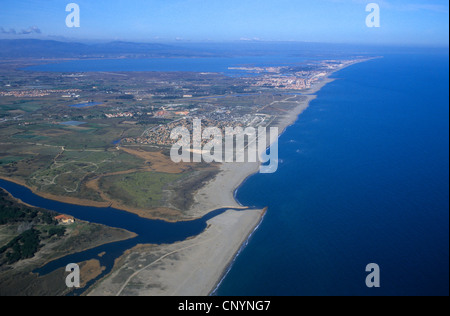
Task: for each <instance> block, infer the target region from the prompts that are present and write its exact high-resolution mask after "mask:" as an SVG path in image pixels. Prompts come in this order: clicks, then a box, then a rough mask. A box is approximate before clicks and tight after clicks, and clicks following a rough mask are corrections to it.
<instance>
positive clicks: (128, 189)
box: [100, 172, 183, 209]
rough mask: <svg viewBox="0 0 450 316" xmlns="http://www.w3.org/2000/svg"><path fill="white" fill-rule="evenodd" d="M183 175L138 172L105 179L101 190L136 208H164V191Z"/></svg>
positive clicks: (102, 180) (102, 181) (101, 182)
mask: <svg viewBox="0 0 450 316" xmlns="http://www.w3.org/2000/svg"><path fill="white" fill-rule="evenodd" d="M181 177H183V175H180V174H166V173H157V172H136V173H131V174H126V175H117V176H110V177H104V178H102V179H101V181H100V188H101V189H102V191H104V192H105V193H106V194H107V195H108V196H109V197H111V198H112V199H114V200H118V201H120V202H122V203H123V204H125V205H130V206H132V207H136V208H145V209H150V208H155V207H160V206H164V202H165V201H164V189H165V188H166V187H167V186H168V185H169V184H171V183H173V182H174V181H177V180H179V179H180V178H181Z"/></svg>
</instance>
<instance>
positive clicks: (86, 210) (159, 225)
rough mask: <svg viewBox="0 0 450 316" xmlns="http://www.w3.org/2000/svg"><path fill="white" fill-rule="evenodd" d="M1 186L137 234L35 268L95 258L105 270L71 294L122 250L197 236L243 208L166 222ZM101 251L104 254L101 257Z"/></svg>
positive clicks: (27, 199)
mask: <svg viewBox="0 0 450 316" xmlns="http://www.w3.org/2000/svg"><path fill="white" fill-rule="evenodd" d="M0 187H1V188H3V189H5V190H6V191H8V192H9V193H10V194H11V195H12V196H13V197H15V198H17V199H20V200H21V201H22V202H24V203H27V204H29V205H32V206H35V207H39V208H43V209H47V210H50V211H55V212H57V213H62V214H67V215H70V216H73V217H75V218H77V219H79V220H82V221H86V222H91V223H96V224H101V225H105V226H109V227H114V228H119V229H124V230H127V231H129V232H132V233H135V234H136V235H137V237H134V238H132V239H128V240H123V241H118V242H112V243H108V244H105V245H101V246H99V247H95V248H92V249H88V250H85V251H82V252H79V253H74V254H71V255H67V256H65V257H62V258H60V259H57V260H54V261H51V262H49V263H47V264H46V265H44V266H43V267H40V268H38V269H36V270H34V271H33V273H37V274H39V275H40V276H43V275H47V274H49V273H52V272H54V271H56V270H58V269H60V268H63V267H66V266H67V265H68V264H70V263H79V262H84V261H88V260H91V259H96V260H98V261H99V262H100V265H101V266H103V267H105V270H104V271H103V272H102V273H101V274H100V275H99V276H98V277H97V278H95V279H93V280H91V281H90V282H89V283H87V284H86V286H85V287H84V288H83V289H78V290H75V291H73V292H71V294H70V295H81V294H82V293H83V292H85V291H86V290H87V289H88V288H89V287H90V286H91V285H93V284H94V283H95V282H96V281H98V280H99V279H100V278H102V277H104V276H105V275H107V274H109V273H110V272H111V270H112V268H113V266H114V262H115V260H116V259H117V258H119V257H120V256H122V255H123V253H124V252H125V251H126V250H128V249H131V248H133V247H135V246H137V245H139V244H154V245H161V244H173V243H176V242H180V241H183V240H186V239H188V238H191V237H195V236H197V235H199V234H201V233H202V232H203V231H204V230H205V229H206V228H207V222H208V221H209V220H210V219H212V218H214V217H216V216H219V215H221V214H223V213H225V212H226V211H228V210H234V211H243V209H232V208H222V209H217V210H214V211H212V212H210V213H208V214H206V215H205V216H203V217H202V218H199V219H196V220H192V221H182V222H166V221H163V220H151V219H146V218H142V217H139V216H138V215H135V214H132V213H128V212H125V211H122V210H118V209H114V208H111V207H108V208H98V207H90V206H80V205H74V204H67V203H62V202H58V201H53V200H48V199H45V198H42V197H40V196H38V195H36V194H34V193H33V192H32V191H31V190H30V189H28V188H26V187H24V186H21V185H19V184H16V183H13V182H10V181H6V180H3V179H0ZM99 254H102V255H101V256H99Z"/></svg>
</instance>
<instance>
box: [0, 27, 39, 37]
mask: <svg viewBox="0 0 450 316" xmlns="http://www.w3.org/2000/svg"><path fill="white" fill-rule="evenodd" d="M41 33H42V32H41V30H40V29H39V28H38V27H37V26H30V27H29V28H27V29H25V30H24V29H22V30H20V31H19V32H17V31H16V30H15V29H13V28H11V29H9V30H5V29H4V28H3V27H1V26H0V34H10V35H28V34H41Z"/></svg>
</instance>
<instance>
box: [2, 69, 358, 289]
mask: <svg viewBox="0 0 450 316" xmlns="http://www.w3.org/2000/svg"><path fill="white" fill-rule="evenodd" d="M363 61H366V60H361V61H358V62H363ZM355 63H356V62H355ZM355 63H351V64H349V65H346V66H345V67H341V68H339V69H337V70H335V71H334V72H332V73H330V74H329V75H328V76H327V77H325V78H323V79H322V80H321V81H320V82H318V83H316V84H314V85H313V86H312V87H311V88H310V89H308V90H305V91H303V93H304V96H305V97H306V99H304V100H302V101H293V102H297V103H298V106H295V107H294V108H293V109H292V110H290V111H289V112H288V113H287V114H285V115H283V116H279V117H278V118H277V121H276V123H275V124H274V126H276V127H278V128H279V131H278V136H277V141H278V140H279V138H280V137H281V136H282V135H283V134H284V132H285V131H286V130H287V128H288V127H290V126H292V125H293V124H294V123H295V122H296V121H297V120H298V118H299V116H300V115H301V114H302V113H303V112H304V111H305V110H306V109H307V108H308V107H309V105H310V103H311V101H312V100H315V99H316V98H317V95H315V94H316V93H318V92H319V91H320V90H321V89H322V88H323V87H324V86H326V85H327V84H328V83H330V82H333V81H334V80H335V79H332V78H329V77H330V76H331V75H333V74H334V73H336V72H338V71H339V70H342V69H344V68H346V67H349V66H351V65H354V64H355ZM270 145H272V144H270ZM259 168H260V163H258V162H257V163H223V164H222V165H221V166H220V172H219V173H218V174H217V176H216V177H215V178H214V179H212V180H210V181H209V182H208V183H206V184H205V185H204V186H203V187H201V188H200V189H199V190H197V192H195V193H194V205H193V206H192V207H191V208H190V209H189V210H188V213H187V214H188V216H189V217H191V218H193V219H195V218H199V217H202V216H204V215H205V214H207V213H209V212H211V211H213V210H216V209H220V208H235V209H239V208H240V209H246V208H247V207H244V206H243V205H241V204H240V203H239V201H237V199H236V193H237V191H238V190H239V188H240V187H241V186H242V185H244V183H245V182H246V180H247V179H249V178H250V177H251V176H252V175H254V174H256V173H258V171H259ZM0 179H4V180H7V181H11V182H14V183H17V184H20V185H22V186H25V187H27V188H28V189H30V190H31V191H32V192H33V193H35V194H37V195H39V196H41V197H44V198H48V197H50V198H49V199H52V200H56V201H60V202H63V203H68V202H67V201H75V200H76V202H77V203H74V204H78V205H84V206H92V203H89V201H84V200H78V199H72V198H66V199H65V200H64V199H63V198H62V197H60V198H58V197H56V199H54V198H55V196H52V195H50V194H45V193H44V194H41V193H40V192H39V193H38V192H36V191H35V190H33V188H29V187H28V186H27V185H26V184H25V183H23V182H21V181H20V180H15V179H8V178H5V177H4V176H1V175H0ZM61 199H63V200H61ZM78 202H81V203H78ZM92 202H93V201H92ZM83 203H87V205H86V204H83ZM93 203H95V204H96V205H97V206H93V207H111V205H110V204H109V203H107V202H106V203H101V202H98V203H96V202H93ZM69 204H71V203H70V202H69ZM105 204H106V205H105ZM98 205H101V206H98ZM224 205H226V206H224ZM123 211H126V210H123ZM131 213H134V212H131ZM265 213H266V209H264V210H249V211H246V212H236V211H227V212H225V213H224V214H222V215H219V216H217V217H215V218H212V219H211V220H210V221H208V228H207V229H206V230H205V231H203V232H202V233H200V234H199V235H197V236H195V237H194V238H192V239H188V240H185V241H182V242H178V243H174V244H170V245H161V246H155V245H143V246H144V247H143V248H146V246H148V247H152V248H151V251H143V253H141V254H139V255H141V256H150V257H154V256H155V250H154V249H155V248H156V249H157V250H158V251H159V253H161V254H162V256H161V257H159V258H158V259H157V260H156V261H151V262H150V264H149V265H148V266H147V267H149V268H151V269H150V271H148V270H145V269H142V268H141V267H139V266H138V267H137V268H136V269H137V271H136V275H135V277H141V278H142V275H146V277H145V278H144V280H143V281H142V283H143V284H144V285H149V284H150V283H149V282H151V279H152V278H155V276H154V275H153V274H154V272H155V271H154V268H158V267H153V266H152V265H153V264H154V263H155V262H161V261H173V260H174V259H172V257H178V256H181V255H184V256H183V258H184V259H183V260H181V259H180V260H175V262H176V263H177V264H176V265H175V266H174V263H173V262H172V264H171V265H169V266H165V267H164V269H163V271H159V270H158V272H159V274H158V275H165V277H160V279H158V280H157V281H158V282H159V283H161V284H163V285H164V286H162V288H164V289H166V290H165V291H159V290H158V289H152V290H149V289H147V288H145V289H140V290H141V291H138V292H137V294H138V295H141V294H144V295H146V293H147V295H169V294H171V295H188V296H191V295H211V294H213V293H214V292H215V291H216V290H217V289H218V288H219V286H220V284H221V282H222V281H223V280H224V279H225V277H226V275H227V274H228V272H229V271H230V269H231V268H232V265H233V263H234V262H235V260H236V258H237V257H238V256H239V254H240V253H241V252H242V251H243V250H244V249H245V247H246V246H247V244H248V242H249V240H250V238H251V236H253V234H254V233H255V232H256V231H257V229H258V228H259V226H260V225H261V223H262V221H263V219H264V215H265ZM134 214H135V213H134ZM141 217H142V216H141ZM152 219H155V218H152ZM186 244H187V245H188V246H186ZM200 244H201V245H202V246H203V245H206V246H204V247H196V246H198V245H200ZM208 245H209V246H208ZM182 246H183V247H182ZM180 247H181V249H178V250H176V249H175V250H174V248H180ZM137 251H141V250H139V249H135V248H133V249H130V250H129V253H128V255H133V254H134V255H136V254H137ZM213 254H214V255H213ZM172 255H174V256H172ZM125 256H126V255H125ZM166 259H167V260H166ZM212 259H214V260H212ZM135 261H137V260H132V261H131V262H127V263H126V264H120V265H119V267H117V268H116V269H113V271H112V272H111V273H110V274H109V275H107V276H105V277H104V278H103V279H102V280H100V281H99V282H97V283H96V284H94V285H93V286H92V287H91V288H90V289H87V291H86V293H88V294H89V295H90V294H92V295H98V294H95V293H102V295H113V294H114V293H113V292H111V289H110V287H111V288H114V286H116V287H117V284H112V279H115V278H116V277H117V275H118V274H120V273H121V271H122V272H123V269H125V270H126V269H127V264H128V268H129V267H130V266H132V265H134V264H137V262H135ZM218 263H219V264H218ZM173 266H174V267H173ZM199 267H202V270H201V271H200V270H199ZM192 269H195V270H194V272H191V270H192ZM150 272H152V273H153V274H152V273H150ZM180 280H182V284H181V285H180ZM128 282H129V280H126V282H125V284H124V285H123V286H122V287H121V289H120V290H119V292H118V293H119V294H121V293H122V291H123V290H126V291H127V292H129V293H130V292H131V295H132V294H136V293H133V291H136V289H135V288H132V289H130V288H127V287H126V286H127V284H128ZM105 285H106V286H105Z"/></svg>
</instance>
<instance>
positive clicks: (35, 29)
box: [19, 26, 42, 34]
mask: <svg viewBox="0 0 450 316" xmlns="http://www.w3.org/2000/svg"><path fill="white" fill-rule="evenodd" d="M33 33H36V34H41V33H42V32H41V30H40V29H39V28H38V27H37V26H30V27H29V28H27V29H26V30H22V31H20V33H19V34H33Z"/></svg>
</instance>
